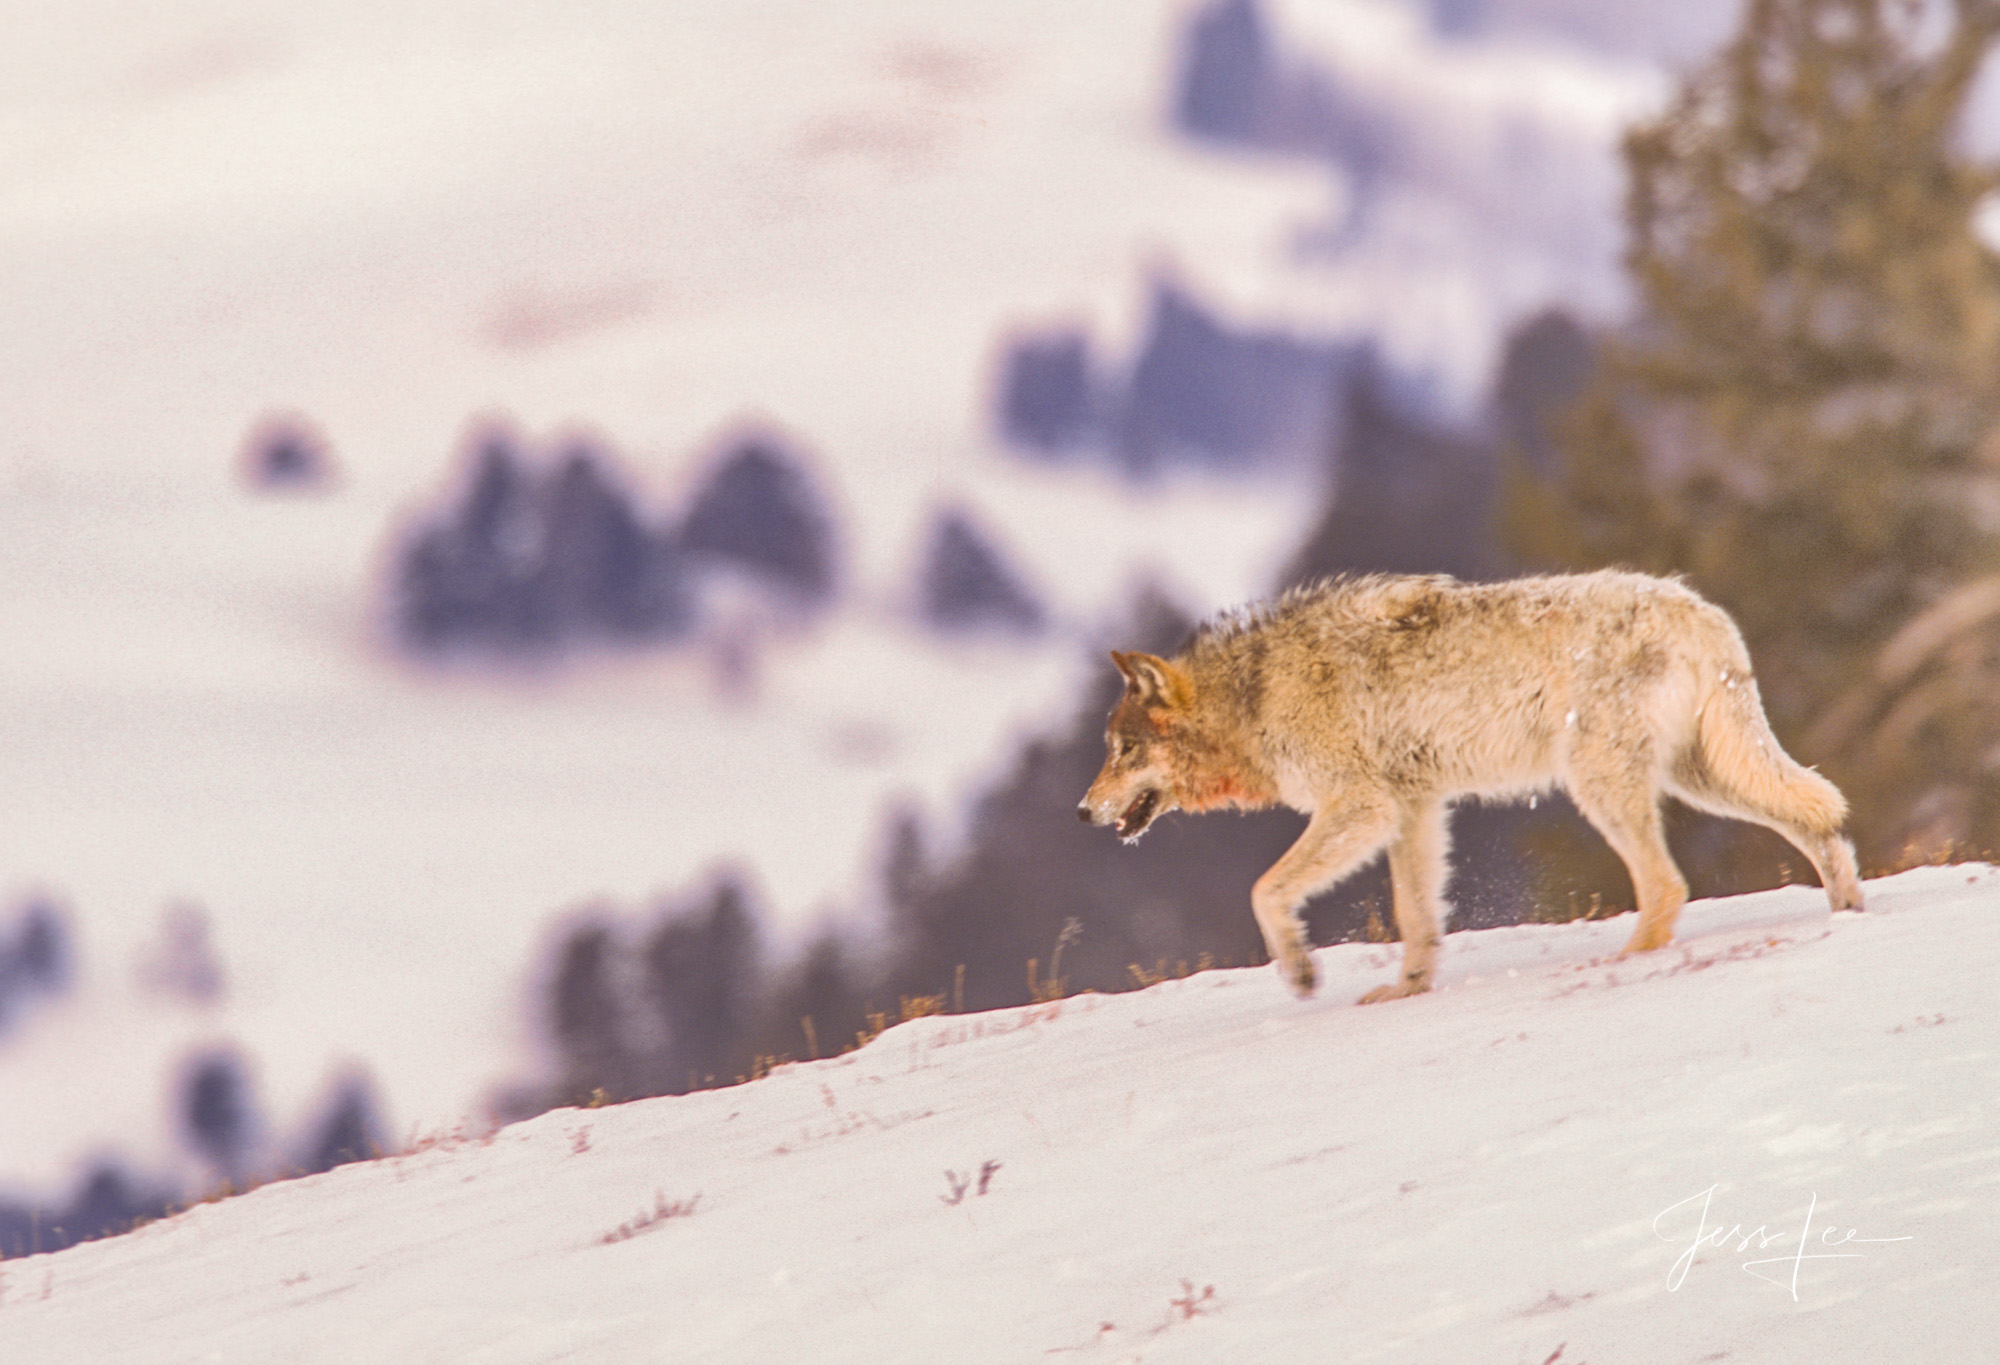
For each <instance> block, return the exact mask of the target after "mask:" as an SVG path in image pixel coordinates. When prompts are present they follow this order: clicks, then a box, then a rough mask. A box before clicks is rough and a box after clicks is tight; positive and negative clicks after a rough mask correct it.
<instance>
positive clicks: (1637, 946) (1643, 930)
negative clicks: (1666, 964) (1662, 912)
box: [1618, 924, 1674, 957]
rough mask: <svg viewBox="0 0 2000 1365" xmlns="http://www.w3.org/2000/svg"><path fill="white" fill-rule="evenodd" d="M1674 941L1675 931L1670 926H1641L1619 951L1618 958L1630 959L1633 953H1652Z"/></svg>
mask: <svg viewBox="0 0 2000 1365" xmlns="http://www.w3.org/2000/svg"><path fill="white" fill-rule="evenodd" d="M1673 941H1674V930H1673V926H1672V925H1670V924H1667V925H1662V924H1641V925H1640V926H1639V927H1638V928H1637V929H1636V930H1634V931H1633V933H1632V937H1631V939H1630V940H1629V941H1628V942H1627V943H1626V944H1625V946H1624V947H1623V948H1620V949H1619V950H1618V956H1620V957H1629V956H1631V955H1632V954H1633V953H1650V952H1653V951H1654V950H1656V949H1659V948H1664V947H1666V946H1667V945H1668V944H1669V943H1672V942H1673Z"/></svg>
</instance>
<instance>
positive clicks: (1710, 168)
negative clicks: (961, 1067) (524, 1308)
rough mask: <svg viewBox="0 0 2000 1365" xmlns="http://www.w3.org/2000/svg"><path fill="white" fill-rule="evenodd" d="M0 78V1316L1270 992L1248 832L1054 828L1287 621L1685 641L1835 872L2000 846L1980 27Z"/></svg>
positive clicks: (1696, 17)
mask: <svg viewBox="0 0 2000 1365" xmlns="http://www.w3.org/2000/svg"><path fill="white" fill-rule="evenodd" d="M0 20H4V24H0V27H3V28H4V30H5V31H6V32H7V33H8V35H9V38H8V41H7V43H6V44H5V45H4V48H0V621H4V630H5V634H4V637H0V638H4V639H5V641H6V644H7V647H6V648H5V650H4V651H0V700H4V710H0V813H4V817H5V818H4V819H0V1254H4V1255H17V1254H22V1253H24V1252H27V1251H30V1250H33V1249H37V1248H39V1249H42V1250H48V1249H52V1248H54V1247H57V1246H61V1245H65V1244H67V1243H69V1242H71V1241H75V1240H77V1239H80V1238H83V1237H88V1236H94V1235H101V1234H103V1233H105V1232H110V1231H116V1230H119V1229H122V1228H124V1227H128V1226H130V1225H131V1224H132V1223H133V1222H134V1221H135V1220H137V1219H141V1218H144V1217H148V1216H153V1215H156V1214H157V1213H159V1212H161V1211H163V1210H165V1209H167V1208H170V1207H174V1206H178V1205H180V1204H182V1203H185V1202H187V1201H190V1200H193V1199H198V1198H203V1197H206V1196H209V1195H212V1194H215V1193H217V1192H220V1191H224V1190H227V1189H238V1188H243V1187H246V1186H248V1185H252V1184H255V1183H258V1182H261V1181H265V1180H269V1179H273V1178H279V1177H282V1176H285V1175H290V1174H298V1173H303V1172H309V1171H315V1170H323V1169H326V1168H328V1167H330V1166H332V1165H335V1164H338V1163H340V1162H342V1161H347V1160H353V1159H356V1158H359V1157H364V1156H368V1155H371V1154H374V1153H377V1152H384V1151H395V1150H401V1149H404V1148H406V1147H408V1146H410V1145H412V1144H415V1143H418V1142H422V1141H424V1140H427V1139H434V1138H437V1137H439V1136H443V1135H449V1134H452V1133H454V1132H465V1133H477V1132H483V1131H486V1130H488V1129H490V1128H491V1127H492V1126H493V1125H494V1124H496V1123H500V1122H505V1121H508V1120H511V1119H516V1118H520V1117H524V1116H527V1115H530V1114H533V1113H536V1112H539V1111H541V1110H543V1109H546V1108H548V1107H550V1106H553V1105H557V1104H572V1103H592V1102H605V1101H610V1100H619V1099H625V1098H630V1097H634V1096H639V1095H653V1094H669V1093H677V1092H681V1091H685V1090H688V1089H690V1088H695V1087H702V1086H710V1085H718V1084H730V1083H733V1082H735V1081H737V1080H739V1079H742V1078H744V1077H746V1076H754V1075H756V1074H759V1072H761V1071H762V1070H764V1069H768V1067H769V1066H771V1065H773V1064H775V1063H776V1062H779V1061H782V1060H786V1059H800V1058H806V1057H811V1056H827V1055H832V1054H834V1053H837V1052H839V1051H842V1050H844V1049H845V1048H849V1047H852V1046H853V1045H854V1043H855V1041H856V1039H857V1038H858V1037H862V1036H866V1035H867V1034H868V1033H871V1032H873V1031H878V1030H879V1029H880V1028H882V1027H883V1026H884V1025H885V1024H887V1023H890V1022H894V1021H895V1020H897V1019H898V1018H902V1017H906V1016H908V1015H911V1014H915V1013H922V1012H929V1011H936V1010H958V1009H983V1008H992V1007H995V1006H1001V1005H1009V1004H1017V1003H1022V1002H1025V1001H1027V1000H1029V999H1031V998H1035V997H1038V996H1040V997H1047V996H1050V995H1054V994H1061V993H1066V992H1074V991H1077V990H1083V989H1096V990H1117V989H1127V988H1131V987H1133V986H1135V985H1139V984H1143V983H1145V982H1146V981H1149V980H1153V979H1158V978H1159V977H1160V976H1163V975H1173V974H1183V973H1186V972H1188V971H1193V970H1198V969H1200V968H1202V967H1204V966H1208V965H1213V964H1235V965H1242V964H1247V963H1252V962H1257V961H1261V955H1260V950H1259V946H1258V943H1257V939H1256V935H1255V930H1254V927H1253V925H1252V921H1251V917H1250V915H1249V914H1248V893H1249V886H1250V883H1251V881H1252V880H1253V879H1254V878H1255V876H1256V875H1257V873H1258V872H1259V871H1261V870H1262V869H1263V868H1264V867H1265V866H1267V865H1268V864H1269V862H1270V861H1272V860H1273V859H1274V858H1275V857H1276V856H1277V854H1278V853H1279V852H1280V851H1281V850H1282V849H1283V848H1284V847H1285V845H1286V844H1287V843H1288V842H1289V841H1290V839H1291V838H1292V837H1293V836H1294V835H1295V834H1296V832H1297V830H1298V829H1299V828H1300V827H1301V825H1302V819H1301V818H1300V817H1297V816H1294V815H1290V814H1286V813H1267V814H1262V815H1257V816H1244V817H1234V816H1229V817H1212V818H1210V819H1208V820H1205V821H1195V820H1189V819H1184V818H1183V819H1171V820H1168V821H1166V822H1163V824H1162V825H1161V827H1159V828H1158V829H1157V830H1156V831H1155V832H1154V833H1153V834H1152V835H1151V837H1149V839H1148V840H1147V842H1146V844H1145V845H1144V847H1143V849H1141V850H1132V849H1126V848H1123V847H1120V846H1119V845H1118V843H1117V841H1116V840H1115V839H1113V838H1112V837H1111V836H1110V835H1109V834H1107V833H1106V832H1105V831H1103V830H1091V829H1086V828H1083V827H1081V826H1080V825H1079V824H1078V822H1077V821H1076V819H1075V817H1074V815H1073V813H1072V812H1073V809H1074V806H1075V803H1076V800H1077V798H1078V796H1079V795H1080V793H1081V792H1082V790H1083V788H1084V786H1085V785H1086V784H1087V782H1088V780H1089V778H1090V776H1091V774H1092V773H1093V772H1094V771H1095V769H1096V767H1097V765H1098V762H1099V760H1100V758H1101V754H1102V748H1101V743H1102V742H1101V733H1102V724H1103V717H1104V714H1105V712H1106V710H1107V709H1108V707H1109V705H1110V703H1111V701H1112V700H1113V698H1114V696H1115V686H1114V681H1115V674H1113V673H1112V671H1111V669H1110V668H1109V666H1108V664H1107V663H1106V662H1105V660H1104V651H1105V650H1106V649H1107V648H1110V647H1113V646H1117V647H1125V648H1151V649H1157V650H1171V649H1172V648H1173V647H1174V646H1175V645H1176V644H1177V643H1178V642H1179V641H1180V640H1181V639H1182V638H1183V637H1184V636H1185V634H1186V633H1187V631H1188V629H1189V628H1190V627H1191V625H1192V624H1193V623H1194V622H1195V621H1197V620H1199V619H1200V618H1201V617H1203V616H1206V615H1208V614H1210V613H1212V612H1214V611H1216V610H1218V609H1220V608H1223V607H1226V606H1230V605H1233V604H1236V603H1239V602H1242V601H1244V600H1247V599H1252V598H1257V597H1261V596H1265V595H1268V594H1270V593H1272V592H1274V591H1277V590H1279V589H1281V588H1282V587H1284V586H1285V585H1287V584H1289V583H1293V582H1298V581H1301V580H1304V579H1309V578H1313V577H1316V576H1319V575H1324V574H1330V573H1338V572H1346V571H1365V570H1397V571H1441V572H1450V573H1456V574H1459V575H1461V576H1467V577H1495V576H1502V575H1506V574H1510V573H1517V572H1523V571H1528V570H1535V569H1547V568H1582V567H1594V566H1597V565H1602V564H1607V563H1624V564H1630V565H1636V566H1639V567H1644V568H1649V569H1654V570H1657V571H1663V572H1679V573H1684V574H1686V575H1688V576H1689V578H1690V580H1691V581H1692V582H1694V583H1695V585H1696V586H1697V587H1699V588H1700V589H1701V590H1703V591H1704V592H1706V593H1708V594H1710V595H1711V596H1713V597H1714V598H1716V599H1717V600H1719V601H1721V602H1722V603H1724V605H1726V606H1728V607H1729V608H1730V609H1731V610H1732V611H1734V612H1735V613H1736V614H1737V615H1738V618H1739V619H1740V620H1741V621H1742V623H1743V625H1744V628H1745V632H1746V635H1747V636H1748V637H1749V640H1750V644H1751V649H1752V652H1753V655H1754V656H1755V657H1756V658H1757V660H1758V663H1759V670H1760V675H1761V678H1762V681H1763V686H1764V691H1765V697H1766V701H1767V704H1768V705H1769V707H1770V710H1771V712H1772V714H1773V718H1774V721H1775V723H1776V724H1777V726H1778V728H1779V731H1780V734H1781V736H1782V737H1783V739H1784V740H1785V742H1786V743H1787V745H1788V747H1790V748H1791V749H1792V751H1793V752H1794V753H1795V754H1797V755H1798V756H1799V757H1801V758H1802V759H1804V760H1805V761H1808V762H1814V763H1818V764H1821V765H1822V766H1823V767H1824V768H1825V770H1826V771H1827V772H1828V773H1829V775H1831V776H1833V777H1834V778H1835V780H1836V781H1838V782H1840V783H1841V784H1842V786H1843V787H1844V789H1845V790H1847V791H1848V792H1849V794H1850V796H1851V798H1852V799H1853V801H1854V805H1855V824H1854V831H1855V835H1856V839H1857V843H1858V844H1859V845H1860V847H1861V851H1862V856H1863V862H1864V865H1865V866H1866V867H1867V868H1868V869H1870V870H1871V871H1880V870H1884V869H1887V868H1892V867H1896V866H1901V865H1904V864H1907V863H1910V862H1914V861H1923V860H1929V859H1938V858H1948V857H1954V856H1968V855H1976V854H1980V853H1983V852H1985V851H1987V850H1988V849H1990V848H1991V846H1992V844H1993V843H1994V842H1995V840H1994V830H1995V826H1996V824H2000V787H1996V784H1995V781H1994V777H1993V774H1994V771H1995V768H1996V766H2000V718H1996V715H1995V712H1994V700H1993V699H1994V698H1995V697H1996V696H2000V690H1996V689H1995V687H1994V686H1993V682H1994V677H1993V674H1994V670H1995V669H1996V667H2000V626H1996V623H1997V622H2000V579H1996V578H1994V577H1993V576H1992V575H1993V573H1994V572H1995V570H1996V568H2000V556H1996V553H1995V546H1996V527H2000V483H1996V480H1995V470H1996V465H2000V444H1996V440H1995V435H1994V433H1995V432H1996V431H1997V430H2000V426H1996V421H1997V420H2000V411H1996V400H1997V399H2000V383H1997V382H1996V381H2000V271H1996V265H1995V256H1994V254H1993V251H1992V249H1991V247H1990V246H1989V245H1988V242H1989V240H1990V239H2000V237H1996V230H2000V210H1996V208H1995V204H1996V201H1995V200H1994V199H1992V197H1991V196H1992V193H1993V191H1994V188H1995V183H1996V182H1995V180H1994V178H1993V175H1992V172H1991V170H1990V164H1991V163H1990V160H1989V158H1990V157H1991V155H1992V154H1993V153H1994V152H1995V151H1996V150H2000V77H1995V76H1992V75H1990V74H1989V66H1990V63H1989V61H1988V60H1987V58H1988V54H1989V50H1990V48H1991V46H1992V44H1993V41H1994V37H1995V34H1996V32H2000V13H1996V11H1995V9H1994V8H1993V7H1992V6H1990V5H1989V4H1987V3H1982V2H1980V0H1931V2H1930V3H1920V4H1914V5H1906V4H1901V3H1884V2H1882V0H1840V2H1838V3H1836V2H1835V0H1751V3H1750V4H1749V5H1748V6H1747V7H1746V6H1745V5H1744V4H1742V3H1738V2H1737V0H1697V2H1696V3H1689V4H1681V5H1673V6H1664V5H1654V4H1647V3H1641V2H1640V0H1207V2H1206V3H1202V2H1200V0H1195V2H1193V3H1166V2H1163V0H1099V2H1098V3H1091V4H1082V5H1079V4H1074V3H1070V4H1059V5H1058V4H1038V3H1025V2H1024V0H958V2H957V3H954V4H952V5H948V6H939V5H935V4H919V3H914V0H848V2H847V3H842V4H836V5H829V4H823V3H821V4H806V3H796V2H795V0H760V2H759V3H754V4H744V5H735V6H673V5H660V4H657V3H652V2H651V0H595V2H594V3H575V2H574V0H572V2H571V3H565V4H561V5H556V4H541V3H533V2H532V0H460V3H457V4H454V5H451V6H448V7H429V8H428V9H426V8H424V7H419V8H417V9H412V8H411V7H409V6H407V5H400V4H398V5H388V4H379V3H370V2H369V0H362V2H361V3H353V4H347V5H342V6H333V7H327V6H303V5H298V4H296V3H282V2H280V0H264V2H261V3H260V2H259V0H193V3H188V4H183V5H178V6H173V7H170V8H167V9H162V8H160V7H153V6H139V5H135V4H131V3H129V2H128V0H73V2H72V3H68V4H65V5H62V6H46V5H31V4H26V3H22V2H21V0H13V2H12V3H0ZM1671 823H1672V831H1673V839H1674V842H1675V845H1676V848H1677V850H1678V851H1679V853H1680V855H1681V857H1682V860H1683V863H1684V865H1685V866H1686V869H1687V872H1688V875H1689V879H1690V881H1691V882H1692V883H1694V885H1695V890H1696V894H1716V893H1720V892H1726V891H1733V890H1741V889H1748V888H1751V887H1757V886H1766V885H1772V884H1775V883H1777V882H1779V881H1782V880H1786V879H1792V878H1803V879H1808V880H1809V879H1810V876H1811V873H1810V870H1809V869H1807V868H1804V867H1803V866H1802V865H1800V860H1798V859H1796V857H1795V855H1793V854H1792V852H1791V850H1790V849H1789V848H1788V847H1787V846H1785V845H1784V844H1783V843H1782V842H1781V841H1779V840H1777V839H1776V838H1775V836H1767V835H1765V834H1763V833H1762V832H1761V831H1751V830H1746V829H1744V828H1742V827H1737V826H1729V825H1725V824H1721V823H1719V822H1714V821H1708V820H1703V819H1698V818H1695V817H1693V816H1690V815H1688V814H1687V813H1686V812H1680V811H1676V812H1673V813H1672V815H1671ZM1455 832H1456V838H1457V842H1458V846H1459V848H1460V858H1459V861H1460V867H1459V870H1458V872H1457V874H1456V875H1455V877H1454V880H1453V884H1452V891H1451V894H1452V899H1453V902H1454V906H1455V913H1454V919H1453V927H1459V928H1463V927H1471V926H1480V925H1490V924H1500V923H1511V922H1519V921H1522V920H1531V919H1534V920H1551V919H1564V918H1570V917H1574V916H1577V915H1582V914H1609V913H1616V912H1618V911H1619V910H1622V909H1624V908H1626V907H1627V905H1628V904H1629V900H1628V898H1629V895H1630V888H1629V885H1628V883H1627V882H1626V880H1625V877H1624V873H1623V871H1622V868H1621V867H1620V866H1619V864H1618V863H1617V861H1616V859H1615V858H1614V857H1613V856H1612V855H1611V854H1610V853H1609V851H1608V850H1606V849H1605V848H1604V847H1603V845H1602V844H1601V842H1599V841H1597V839H1596V837H1595V835H1593V834H1591V833H1590V832H1589V831H1588V829H1587V827H1585V826H1583V825H1582V824H1581V822H1580V821H1579V820H1578V819H1577V817H1576V816H1575V815H1574V812H1573V811H1571V810H1569V808H1568V806H1567V803H1566V802H1564V801H1562V800H1560V799H1559V798H1558V799H1547V798H1545V799H1542V800H1540V801H1538V802H1536V803H1535V805H1534V806H1533V807H1532V808H1530V807H1527V806H1520V807H1512V808H1484V807H1480V806H1477V805H1470V806H1468V807H1466V808H1463V809H1461V810H1460V812H1459V814H1458V816H1457V819H1456V827H1455ZM1386 904H1387V902H1386V885H1385V878H1384V877H1383V876H1382V874H1381V872H1380V870H1379V869H1376V870H1373V871H1371V872H1370V873H1368V874H1366V875H1363V876H1359V877H1357V878H1355V879H1354V880H1353V881H1352V883H1351V884H1349V885H1347V886H1344V887H1342V888H1340V890H1339V891H1338V892H1336V893H1334V894H1332V895H1330V896H1328V897H1325V898H1323V899H1322V901H1320V902H1317V903H1315V905H1314V906H1313V907H1312V909H1311V911H1310V916H1309V917H1310V919H1311V922H1312V927H1313V931H1314V934H1315V937H1316V938H1317V939H1318V940H1319V941H1322V942H1324V941H1331V940H1336V939H1342V938H1353V937H1378V938H1379V937H1383V936H1385V935H1386V934H1389V933H1392V932H1393V930H1389V929H1385V927H1384V924H1385V920H1386V915H1385V913H1384V912H1385V911H1386Z"/></svg>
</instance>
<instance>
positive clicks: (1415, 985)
mask: <svg viewBox="0 0 2000 1365" xmlns="http://www.w3.org/2000/svg"><path fill="white" fill-rule="evenodd" d="M1430 988H1431V982H1430V978H1429V977H1423V978H1420V979H1418V980H1416V981H1412V980H1410V978H1409V977H1407V976H1406V977H1402V978H1400V979H1399V980H1397V981H1395V982H1393V983H1392V984H1390V985H1387V986H1377V987H1376V988H1375V989H1374V990H1372V991H1370V992H1368V994H1366V995H1364V996H1362V997H1361V998H1360V999H1359V1000H1357V1001H1356V1002H1355V1003H1356V1004H1358V1005H1379V1004H1381V1003H1382V1002H1383V1001H1384V1000H1401V999H1402V998H1403V997H1404V996H1406V995H1422V994H1423V993H1424V992H1425V991H1427V990H1429V989H1430Z"/></svg>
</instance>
